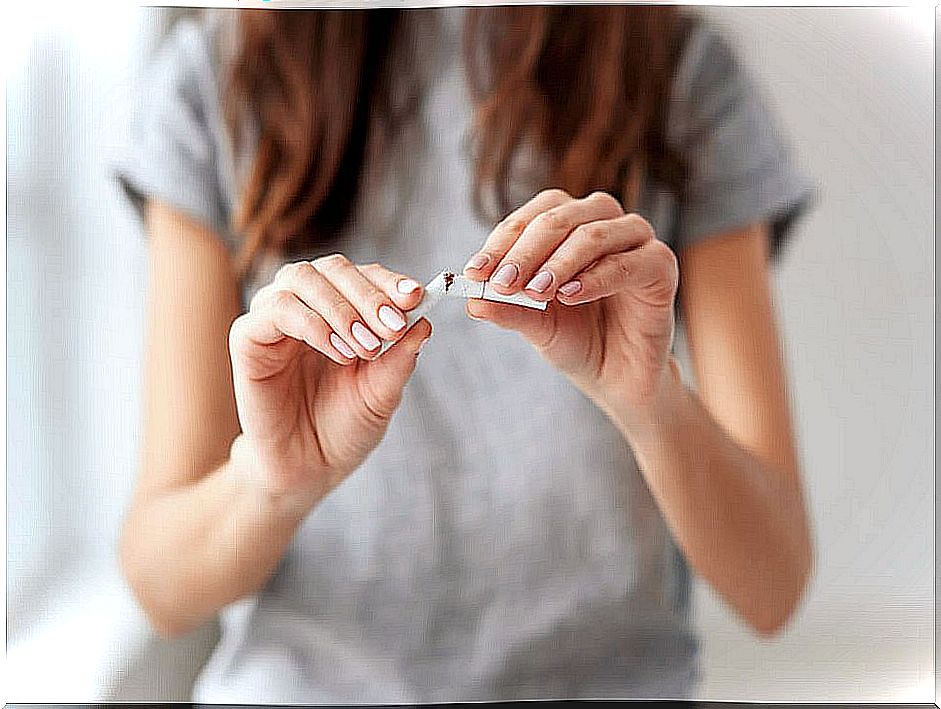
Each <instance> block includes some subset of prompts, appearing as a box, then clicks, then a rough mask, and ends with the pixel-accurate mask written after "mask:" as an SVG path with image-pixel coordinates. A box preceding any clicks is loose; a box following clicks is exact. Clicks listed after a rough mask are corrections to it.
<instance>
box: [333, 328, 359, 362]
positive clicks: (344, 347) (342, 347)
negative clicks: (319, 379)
mask: <svg viewBox="0 0 941 709" xmlns="http://www.w3.org/2000/svg"><path fill="white" fill-rule="evenodd" d="M330 344H331V345H333V346H334V347H335V348H336V349H337V352H339V353H340V354H341V355H343V356H344V357H347V358H349V359H355V358H356V353H355V352H354V351H353V350H352V348H351V347H350V346H349V345H348V344H346V343H345V342H344V341H343V340H341V339H340V336H339V335H337V334H336V333H335V332H331V333H330Z"/></svg>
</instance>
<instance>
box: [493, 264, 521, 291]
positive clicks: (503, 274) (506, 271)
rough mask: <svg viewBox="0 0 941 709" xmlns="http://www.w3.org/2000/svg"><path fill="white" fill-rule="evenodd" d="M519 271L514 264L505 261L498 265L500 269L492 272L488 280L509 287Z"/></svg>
mask: <svg viewBox="0 0 941 709" xmlns="http://www.w3.org/2000/svg"><path fill="white" fill-rule="evenodd" d="M519 272H520V271H519V269H518V268H517V267H516V264H513V263H507V264H504V265H503V266H500V270H499V271H497V272H496V273H495V274H493V277H492V278H491V279H490V280H491V281H492V282H493V283H496V284H497V285H498V286H503V287H504V288H509V287H510V286H511V285H513V281H515V280H516V277H517V276H518V275H519Z"/></svg>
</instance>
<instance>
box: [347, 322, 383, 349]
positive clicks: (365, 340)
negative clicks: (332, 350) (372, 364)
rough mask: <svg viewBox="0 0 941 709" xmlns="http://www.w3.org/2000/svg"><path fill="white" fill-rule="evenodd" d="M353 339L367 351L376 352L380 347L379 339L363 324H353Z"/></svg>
mask: <svg viewBox="0 0 941 709" xmlns="http://www.w3.org/2000/svg"><path fill="white" fill-rule="evenodd" d="M352 330H353V337H355V338H356V341H357V342H358V343H359V344H361V345H362V346H363V347H365V348H366V349H367V350H374V349H376V348H377V347H378V346H379V338H378V337H376V336H375V335H373V334H372V333H371V332H370V331H369V330H367V329H366V326H365V325H363V323H361V322H354V323H353V328H352Z"/></svg>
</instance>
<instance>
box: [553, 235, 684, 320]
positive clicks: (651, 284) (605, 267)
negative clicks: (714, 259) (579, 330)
mask: <svg viewBox="0 0 941 709" xmlns="http://www.w3.org/2000/svg"><path fill="white" fill-rule="evenodd" d="M568 283H569V284H576V285H577V288H572V289H566V286H565V285H563V286H562V287H561V288H560V289H559V292H558V294H557V296H556V297H557V298H558V300H559V301H560V302H561V303H563V304H565V305H578V304H580V303H588V302H590V301H593V300H598V299H600V298H605V297H608V296H610V295H614V294H615V293H623V292H628V291H630V292H632V293H633V294H634V295H635V296H636V297H638V298H640V299H641V300H643V301H644V302H646V303H649V304H650V305H655V306H664V305H670V304H672V303H673V299H674V298H675V296H676V288H677V285H678V283H679V268H678V266H677V260H676V255H675V254H674V253H673V250H672V249H671V248H670V247H669V246H667V245H666V244H664V243H663V242H662V241H660V240H659V239H652V240H650V241H647V242H645V243H644V244H643V245H642V246H639V247H638V248H636V249H633V250H631V251H625V252H620V253H616V254H611V255H609V256H605V257H604V258H601V259H599V261H598V262H597V263H596V264H594V265H593V266H591V267H590V268H588V269H587V270H585V271H583V272H582V273H580V274H578V275H577V276H576V278H574V279H572V280H571V281H569V282H568ZM566 285H567V284H566Z"/></svg>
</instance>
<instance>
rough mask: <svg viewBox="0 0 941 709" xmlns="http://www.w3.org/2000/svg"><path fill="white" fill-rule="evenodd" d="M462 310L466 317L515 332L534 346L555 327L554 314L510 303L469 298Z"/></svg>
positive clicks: (543, 339)
mask: <svg viewBox="0 0 941 709" xmlns="http://www.w3.org/2000/svg"><path fill="white" fill-rule="evenodd" d="M464 309H465V312H466V313H467V315H468V317H471V318H473V319H474V320H486V321H487V322H491V323H493V324H494V325H497V326H499V327H502V328H506V329H507V330H515V331H516V332H518V333H520V334H521V335H522V336H523V337H525V338H526V339H527V340H529V341H530V342H532V343H534V344H536V345H542V344H543V343H544V342H546V341H547V340H548V339H549V333H551V332H552V330H553V328H554V327H555V314H554V313H549V312H543V311H541V310H532V309H530V308H520V307H519V306H517V305H512V304H511V303H497V302H493V301H489V300H480V299H477V298H471V299H470V300H468V301H467V304H466V305H465V306H464Z"/></svg>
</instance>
